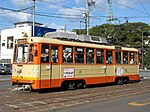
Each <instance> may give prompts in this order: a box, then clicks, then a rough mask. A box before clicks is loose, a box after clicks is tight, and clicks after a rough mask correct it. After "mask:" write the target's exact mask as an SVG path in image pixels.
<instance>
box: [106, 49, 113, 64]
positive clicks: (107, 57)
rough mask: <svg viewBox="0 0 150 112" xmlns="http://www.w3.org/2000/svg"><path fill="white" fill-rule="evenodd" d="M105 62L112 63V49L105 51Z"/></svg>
mask: <svg viewBox="0 0 150 112" xmlns="http://www.w3.org/2000/svg"><path fill="white" fill-rule="evenodd" d="M106 63H107V64H112V51H110V50H107V51H106Z"/></svg>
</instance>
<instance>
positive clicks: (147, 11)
mask: <svg viewBox="0 0 150 112" xmlns="http://www.w3.org/2000/svg"><path fill="white" fill-rule="evenodd" d="M138 1H139V3H140V4H141V6H142V7H143V9H144V10H145V12H146V13H147V14H148V15H149V16H150V14H149V12H148V11H147V10H146V8H145V7H144V5H143V4H142V2H141V1H140V0H138Z"/></svg>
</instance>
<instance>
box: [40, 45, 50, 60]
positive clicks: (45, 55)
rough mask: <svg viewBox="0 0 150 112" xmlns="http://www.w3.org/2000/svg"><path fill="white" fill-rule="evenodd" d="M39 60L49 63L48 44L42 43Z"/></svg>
mask: <svg viewBox="0 0 150 112" xmlns="http://www.w3.org/2000/svg"><path fill="white" fill-rule="evenodd" d="M41 62H43V63H49V44H42V48H41Z"/></svg>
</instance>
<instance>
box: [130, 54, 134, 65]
mask: <svg viewBox="0 0 150 112" xmlns="http://www.w3.org/2000/svg"><path fill="white" fill-rule="evenodd" d="M130 64H134V52H130Z"/></svg>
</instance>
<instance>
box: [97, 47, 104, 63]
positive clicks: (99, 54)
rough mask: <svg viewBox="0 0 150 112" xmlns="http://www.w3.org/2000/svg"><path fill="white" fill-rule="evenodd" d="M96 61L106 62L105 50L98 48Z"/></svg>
mask: <svg viewBox="0 0 150 112" xmlns="http://www.w3.org/2000/svg"><path fill="white" fill-rule="evenodd" d="M96 63H97V64H103V63H104V50H99V49H97V50H96Z"/></svg>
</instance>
